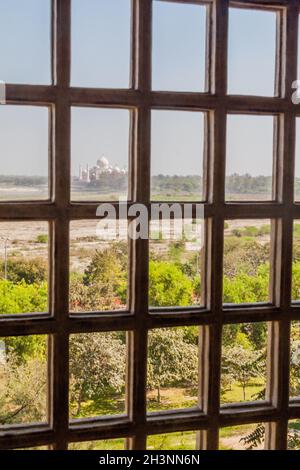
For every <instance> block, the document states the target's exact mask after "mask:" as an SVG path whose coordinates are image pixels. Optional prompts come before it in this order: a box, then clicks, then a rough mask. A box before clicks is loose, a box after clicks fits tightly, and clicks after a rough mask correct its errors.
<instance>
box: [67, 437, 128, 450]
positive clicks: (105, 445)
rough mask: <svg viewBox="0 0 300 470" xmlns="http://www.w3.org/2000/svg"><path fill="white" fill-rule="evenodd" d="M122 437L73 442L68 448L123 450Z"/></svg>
mask: <svg viewBox="0 0 300 470" xmlns="http://www.w3.org/2000/svg"><path fill="white" fill-rule="evenodd" d="M124 448H125V440H124V439H106V440H102V441H89V442H73V443H72V444H69V450H124Z"/></svg>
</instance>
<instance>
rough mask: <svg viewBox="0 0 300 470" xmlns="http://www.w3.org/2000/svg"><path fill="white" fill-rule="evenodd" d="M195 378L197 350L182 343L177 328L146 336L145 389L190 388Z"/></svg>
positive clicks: (183, 339) (181, 331) (159, 330)
mask: <svg viewBox="0 0 300 470" xmlns="http://www.w3.org/2000/svg"><path fill="white" fill-rule="evenodd" d="M197 377H198V347H197V345H196V344H192V343H190V342H188V341H187V340H186V337H185V331H184V329H181V328H176V329H172V328H163V329H157V330H152V331H151V332H150V334H149V337H148V387H149V388H150V389H152V390H153V389H156V390H157V401H158V402H159V403H160V400H161V393H160V392H161V388H162V387H167V386H172V385H177V386H178V385H179V384H180V385H183V386H191V385H192V384H195V383H196V382H197Z"/></svg>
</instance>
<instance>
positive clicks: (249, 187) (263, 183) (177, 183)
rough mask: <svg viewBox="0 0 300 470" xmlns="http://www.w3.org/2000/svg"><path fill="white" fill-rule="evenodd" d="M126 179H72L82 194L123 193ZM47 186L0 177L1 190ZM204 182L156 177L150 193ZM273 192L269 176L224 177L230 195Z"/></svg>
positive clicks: (298, 183) (299, 183) (298, 187)
mask: <svg viewBox="0 0 300 470" xmlns="http://www.w3.org/2000/svg"><path fill="white" fill-rule="evenodd" d="M127 178H128V176H127V175H126V174H125V175H124V174H116V175H110V174H103V175H101V177H100V178H99V179H98V180H94V181H91V182H89V183H88V182H85V181H79V180H78V178H77V177H72V186H73V189H80V190H83V191H89V190H90V191H95V190H98V189H100V188H101V190H103V191H106V190H110V191H111V190H118V191H122V190H126V188H127V184H128V181H127ZM47 183H48V178H47V177H46V176H23V175H0V186H1V185H9V186H20V187H22V186H23V187H24V186H25V187H31V186H43V185H46V184H47ZM202 185H203V178H202V177H201V176H199V175H187V176H181V175H173V176H171V175H155V176H152V192H154V193H166V192H171V191H172V192H184V193H192V194H195V193H198V192H202ZM271 188H272V177H271V176H262V175H261V176H251V175H250V174H244V175H239V174H236V173H235V174H232V175H230V176H226V192H227V193H231V194H265V193H270V192H271ZM295 192H296V193H297V194H300V177H299V178H296V179H295Z"/></svg>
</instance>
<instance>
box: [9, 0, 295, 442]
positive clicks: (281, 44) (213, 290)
mask: <svg viewBox="0 0 300 470" xmlns="http://www.w3.org/2000/svg"><path fill="white" fill-rule="evenodd" d="M11 3H17V2H11V1H10V2H5V1H1V0H0V17H1V20H0V21H1V25H2V26H3V24H2V23H3V22H5V21H6V19H7V17H9V14H10V13H11V12H16V11H17V10H18V9H17V8H16V6H14V7H12V6H11V5H10V4H11ZM21 3H28V5H31V7H32V8H34V10H35V11H36V14H37V16H35V15H34V16H31V17H30V22H27V19H26V18H25V17H24V15H23V17H22V18H21V20H20V18H15V21H12V22H10V23H9V24H10V31H9V32H8V31H7V29H5V28H3V27H1V28H0V31H1V32H0V36H1V38H2V39H3V35H4V39H3V41H2V42H3V44H6V43H7V39H8V37H10V36H11V35H12V33H14V34H13V37H14V41H13V42H12V43H11V44H10V46H11V47H12V49H11V50H10V51H9V53H7V51H5V53H3V52H2V54H0V65H1V67H0V69H1V73H2V70H3V76H0V79H2V80H6V81H7V82H8V86H7V89H6V91H7V104H6V105H3V106H1V107H0V124H1V125H0V134H1V139H0V151H1V163H0V169H1V171H0V173H1V174H0V219H1V222H0V237H2V238H1V240H0V258H1V259H0V288H1V289H4V290H5V289H6V292H8V291H9V289H16V288H18V289H25V290H26V292H28V293H29V292H31V294H32V297H31V300H30V305H32V303H33V302H34V301H37V304H36V308H34V309H32V308H30V309H28V308H27V305H25V304H22V305H21V306H19V308H18V309H17V308H16V306H15V305H13V304H12V303H11V302H10V299H11V298H9V296H7V297H6V299H5V298H3V296H2V295H1V296H0V307H1V309H2V310H1V315H0V368H1V371H2V372H1V373H0V395H1V394H4V396H5V397H6V400H7V395H6V391H7V387H8V385H7V384H8V382H9V381H10V383H13V384H14V388H13V390H14V396H9V400H10V401H9V402H8V401H5V400H2V399H1V396H2V395H1V396H0V402H1V403H4V405H3V406H5V407H6V409H5V410H4V414H5V415H6V422H5V423H4V419H3V417H2V411H3V410H0V416H1V417H2V418H1V419H2V421H3V422H2V423H0V425H1V433H0V448H1V449H21V448H22V449H23V448H41V449H42V448H46V447H48V446H50V447H51V448H52V449H54V450H67V449H70V450H73V449H74V450H76V449H82V450H84V449H105V450H113V449H121V448H123V447H124V448H125V449H146V448H148V449H158V450H159V449H166V448H167V449H182V448H183V449H203V450H207V449H218V448H219V447H220V448H237V449H239V448H241V447H243V448H244V447H249V446H250V445H252V441H253V433H254V444H253V445H254V447H255V446H256V447H255V448H262V447H265V448H266V449H275V448H277V449H279V450H281V449H286V448H287V447H289V448H297V446H298V445H299V442H298V440H299V439H298V428H299V419H300V403H299V391H298V388H299V387H298V386H299V381H298V378H297V376H295V371H296V370H297V367H298V365H297V351H296V347H297V341H299V318H300V316H299V304H298V301H299V289H300V287H299V285H298V281H297V266H296V265H297V262H298V257H299V256H298V255H297V227H298V225H299V224H297V220H298V219H300V206H299V204H298V203H297V202H295V194H296V195H297V184H298V181H297V179H296V184H295V185H294V181H295V174H296V176H299V175H297V170H296V172H295V171H294V166H295V165H294V163H295V153H296V151H295V147H296V145H295V144H296V117H297V116H298V115H299V116H300V112H299V108H298V107H297V106H295V105H293V104H292V103H291V99H290V98H291V83H292V82H293V81H294V80H295V79H296V78H297V77H296V70H297V42H298V38H297V31H298V14H299V9H298V5H299V3H298V2H297V1H295V2H287V1H286V0H282V1H281V0H278V1H277V0H276V1H274V0H273V1H270V2H268V1H265V0H264V1H262V2H261V4H260V3H259V1H257V0H253V2H249V1H248V0H239V2H238V8H237V5H236V2H228V1H227V0H226V1H219V0H207V1H202V0H201V1H200V0H199V1H198V0H193V1H190V2H189V1H178V0H176V1H175V0H174V1H171V0H168V1H165V0H161V1H159V0H152V1H151V0H132V2H129V1H125V0H124V1H123V0H122V1H121V0H119V1H117V0H116V1H114V2H112V0H101V1H97V2H96V1H92V0H90V1H88V2H87V1H85V2H83V1H75V0H74V1H73V2H71V1H70V0H52V2H40V1H35V2H34V1H30V0H27V2H25V1H24V2H21ZM50 3H51V6H52V8H51V9H50V8H49V9H48V6H49V7H50ZM8 4H9V6H8ZM40 4H41V5H40ZM37 5H38V10H36V7H37ZM44 5H45V6H44ZM44 8H45V10H44ZM152 10H153V11H152ZM49 11H50V12H52V18H51V20H50V18H49ZM152 13H153V15H152ZM19 15H20V16H21V15H22V13H21V12H19ZM249 16H251V23H249V24H252V19H253V21H255V24H256V18H258V17H259V22H260V31H261V30H262V31H264V28H265V26H266V28H268V41H267V45H266V46H267V47H266V48H264V51H261V53H262V57H258V56H257V57H256V56H253V55H252V56H251V67H253V69H254V72H255V74H254V75H255V77H259V80H258V81H257V80H256V79H255V81H254V80H252V78H253V77H249V80H248V81H247V80H244V78H245V77H243V76H239V77H238V76H237V75H236V70H239V71H240V72H244V69H243V68H242V67H241V60H240V59H241V57H242V55H243V56H244V58H245V57H246V56H247V54H248V52H247V51H248V46H249V44H248V45H247V44H245V41H244V39H247V40H248V39H249V35H247V37H245V34H244V33H245V31H244V30H243V25H244V18H245V17H249ZM3 18H4V20H3ZM81 18H82V21H81ZM205 18H206V21H205ZM276 18H277V21H276ZM71 19H72V21H71ZM99 19H101V21H102V22H103V23H106V22H107V24H109V28H108V27H106V28H101V27H100V28H99V27H98V20H99ZM228 20H229V21H228ZM99 21H100V20H99ZM32 22H33V23H34V25H32V24H31V23H32ZM90 22H92V24H91V28H87V27H86V26H87V24H90ZM23 23H24V34H22V36H24V38H25V39H26V41H25V42H22V40H21V38H20V35H19V34H17V32H18V29H19V28H20V25H22V24H23ZM275 23H276V25H275ZM41 24H43V28H40V26H41ZM71 24H72V27H71ZM174 25H175V27H176V25H179V31H180V35H181V36H183V37H184V39H185V41H181V40H180V39H181V36H180V37H179V36H178V34H174ZM25 26H26V28H25ZM165 27H166V28H165ZM27 28H28V29H30V30H31V35H30V36H27V35H26V29H27ZM50 30H51V31H52V38H53V39H52V41H50V43H49V42H48V39H47V40H46V39H45V35H46V32H47V34H48V32H50ZM184 30H185V31H186V32H184ZM168 31H170V35H169V34H168ZM49 36H50V34H49ZM228 39H229V41H228ZM256 41H258V42H259V44H260V41H263V39H261V38H260V37H257V38H256ZM178 43H179V46H180V47H179V46H178ZM237 44H240V45H241V49H239V47H238V50H237V49H236V47H237ZM71 45H72V48H71V47H70V46H71ZM191 45H192V48H193V49H192V54H191V55H190V56H188V55H187V54H186V52H185V47H186V48H187V50H188V51H189V48H190V47H191ZM251 45H252V44H250V46H251ZM275 45H276V46H275ZM169 46H172V47H171V48H170V47H169ZM24 48H25V49H26V50H25V53H24ZM51 48H52V50H51V51H50V49H51ZM275 48H277V51H275ZM71 49H72V51H71ZM255 49H256V50H257V49H259V48H258V47H255ZM29 51H31V52H30V54H31V58H32V61H33V62H35V63H37V66H36V67H33V68H32V70H31V71H29V69H28V67H27V69H26V68H24V67H21V66H20V68H19V69H18V70H17V69H15V70H14V69H13V68H12V64H13V63H16V62H17V61H16V59H15V58H17V57H23V55H24V56H26V53H29ZM234 53H237V58H235V54H234ZM275 53H276V54H275ZM265 55H266V57H267V58H268V62H267V63H266V64H265V66H266V69H267V72H268V73H267V75H266V76H265V80H264V81H263V83H262V81H261V80H260V78H261V76H262V75H263V74H262V73H261V71H260V67H259V63H260V62H261V61H262V60H263V59H264V57H265ZM275 55H276V60H275V58H274V56H275ZM49 58H52V64H51V73H50V71H49V70H48V65H47V64H48V60H49ZM71 59H72V60H71ZM165 59H166V60H165ZM190 61H191V63H190ZM71 63H72V67H71ZM190 65H191V68H190V70H191V74H187V68H188V67H190ZM177 68H179V69H181V74H178V75H177V74H176V70H177ZM273 68H274V70H273ZM174 70H175V72H174ZM29 72H30V73H29ZM273 72H274V73H273ZM254 75H253V76H254ZM227 76H228V77H227ZM49 77H52V79H51V82H50V78H49ZM234 77H237V79H238V83H237V81H236V80H233V78H234ZM246 78H247V77H246ZM189 79H190V80H189ZM227 81H228V87H227ZM241 81H242V82H243V83H242V84H241ZM240 85H243V86H240ZM259 85H263V86H259ZM227 88H228V92H227ZM274 90H275V93H274ZM232 119H233V120H232ZM235 119H238V120H239V122H243V123H244V122H246V124H244V125H242V124H241V125H240V124H236V121H234V120H235ZM252 119H253V122H254V121H255V123H254V125H250V124H249V122H250V120H252ZM239 126H242V127H243V126H245V129H246V131H247V130H248V131H247V132H248V135H247V132H246V133H244V134H242V140H243V142H242V143H241V140H240V139H241V127H239ZM254 134H258V135H259V137H256V136H255V135H254ZM11 136H13V138H11ZM258 141H259V142H261V141H262V142H263V145H262V146H260V145H257V143H258ZM234 148H235V149H234ZM185 149H186V151H185ZM249 149H250V150H249ZM251 149H252V152H256V153H257V155H255V161H257V165H260V162H261V171H258V172H257V173H255V174H253V175H251V174H250V179H249V178H248V176H247V174H248V173H249V172H250V173H253V161H252V159H251ZM244 150H245V152H244ZM3 155H4V157H3ZM179 159H181V161H182V165H179V166H178V161H179ZM13 170H14V171H13ZM232 175H236V178H235V180H234V178H232ZM230 178H231V180H230ZM246 180H249V182H248V183H249V191H248V192H247V193H246V194H241V193H239V191H238V189H237V188H238V185H242V186H243V185H244V183H245V181H246ZM99 181H100V182H101V184H100V183H99ZM295 187H296V188H295ZM294 189H295V191H294ZM298 192H299V191H298ZM119 196H121V197H122V199H121V201H118V198H119ZM296 199H297V196H296ZM157 201H160V202H164V203H167V204H172V203H178V204H179V207H181V208H182V207H183V205H184V203H191V205H192V213H191V215H190V217H189V221H188V222H189V225H190V226H191V230H192V229H193V226H194V223H195V222H194V221H195V220H196V219H197V211H196V209H197V207H196V203H197V202H198V203H203V206H204V222H203V224H202V228H201V234H200V235H201V236H198V235H197V234H194V235H192V238H191V239H184V240H181V241H180V243H179V242H177V240H174V241H172V242H171V243H169V242H168V243H166V242H165V240H164V238H163V237H162V236H161V235H160V233H161V232H160V226H159V217H158V218H157V219H155V217H152V216H151V217H150V216H149V217H148V222H149V225H150V222H151V225H152V238H151V240H149V239H144V238H139V239H137V240H132V239H130V240H129V239H128V238H127V235H126V227H127V224H128V223H129V222H131V220H132V216H131V215H130V214H128V213H127V211H126V210H125V211H124V208H125V209H130V208H132V207H133V204H135V203H139V204H144V205H146V206H148V207H153V205H154V204H155V203H156V202H157ZM102 202H104V203H107V202H110V203H111V204H112V207H113V208H114V209H115V213H116V214H117V219H118V220H117V222H118V227H119V230H120V231H121V232H122V231H124V230H125V236H122V237H121V239H120V240H117V241H116V240H113V241H112V240H106V239H103V238H102V237H101V233H100V234H99V232H97V228H96V226H97V225H98V222H99V220H100V219H99V218H98V217H97V216H96V211H97V208H98V206H99V204H100V203H102ZM181 218H182V216H181V215H178V213H174V216H173V218H172V221H173V222H176V221H178V220H181ZM34 224H37V225H34ZM34 227H35V228H34ZM37 227H38V228H37ZM172 230H173V229H172ZM14 231H17V234H16V235H14ZM153 232H154V234H153ZM293 233H294V237H293ZM7 234H8V236H7ZM24 234H25V235H24ZM29 234H32V235H30V240H29V238H28V237H29ZM26 237H27V238H26ZM8 238H9V239H10V240H9V242H7V239H8ZM293 240H294V251H293ZM250 247H252V248H251V249H250ZM253 247H254V248H253ZM248 249H249V250H250V251H251V253H250V254H251V256H249V251H248ZM24 252H26V253H27V254H28V257H27V258H28V261H27V263H28V262H29V261H30V259H31V258H32V257H33V258H34V257H41V258H42V259H43V260H44V264H43V266H41V269H37V267H38V266H37V265H35V278H34V279H29V278H28V269H27V267H26V266H25V265H24V263H23V265H22V266H21V262H20V257H21V255H22V253H24ZM107 254H109V256H107ZM104 258H105V262H106V263H107V265H108V271H111V269H110V268H111V267H113V273H114V274H113V281H114V282H113V283H112V282H111V281H112V279H111V278H109V277H108V276H106V274H107V273H106V272H103V271H102V270H101V269H99V266H101V267H102V266H103V263H102V261H101V260H103V259H104ZM99 260H100V261H101V262H99ZM242 260H244V261H245V264H246V269H244V267H243V269H241V263H242ZM6 261H7V262H6ZM45 263H46V265H45ZM292 268H293V271H292ZM30 272H31V271H30ZM292 272H294V276H293V274H292ZM243 283H244V284H243ZM241 284H243V286H244V287H242V291H243V295H240V293H239V290H238V287H239V286H240V285H241ZM170 285H173V286H174V287H176V288H178V287H182V289H177V291H176V292H175V294H176V295H173V296H170V295H169V294H170V292H169V291H168V289H169V288H170ZM249 285H251V289H252V290H251V289H248V287H249ZM245 286H246V287H245ZM39 289H40V290H41V289H43V295H44V297H42V296H41V293H40V292H39ZM175 290H176V289H175ZM292 290H293V295H292V294H291V291H292ZM99 292H100V293H101V295H100V296H98V297H95V296H94V293H97V294H99ZM246 293H247V294H248V295H246ZM173 294H174V292H173ZM41 300H43V302H44V304H43V305H39V303H38V302H39V301H41ZM292 300H293V302H292ZM4 301H5V302H4ZM178 345H180V348H178ZM100 346H101V352H102V353H103V355H102V356H99V354H98V348H99V347H100ZM164 348H165V349H166V350H167V352H168V361H169V362H168V363H166V364H164V368H163V369H164V370H163V371H162V369H161V367H162V364H161V361H160V358H161V356H162V354H163V353H164ZM178 349H179V353H178ZM228 349H229V350H230V349H231V350H230V353H231V360H230V358H228V355H227V354H226V350H228ZM87 350H88V352H87ZM239 351H242V353H243V355H244V357H248V358H249V357H250V358H251V361H250V362H249V361H248V359H247V361H248V362H247V364H248V363H250V365H251V370H250V371H249V370H246V371H245V370H244V363H243V362H242V361H240V364H239V369H240V373H241V374H240V375H238V373H237V371H236V370H233V368H232V362H233V361H234V354H238V352H239ZM86 354H88V357H90V355H95V356H96V357H97V363H95V364H94V363H88V361H87V360H86V357H87V356H86ZM8 356H10V359H9V360H8ZM104 356H105V357H104ZM165 359H166V357H165ZM101 360H102V363H101ZM32 361H37V362H38V363H39V364H40V366H41V367H39V369H38V372H39V376H38V377H37V376H34V374H33V370H32ZM182 362H183V363H184V364H185V363H190V364H191V367H190V369H189V371H188V372H189V374H182V373H181V372H182V371H180V370H179V369H180V364H181V363H182ZM82 364H85V367H83V366H82ZM104 366H105V367H104ZM93 367H95V369H93ZM34 370H36V369H35V368H34ZM162 372H164V373H162ZM244 372H245V373H246V372H247V376H245V374H244ZM21 374H22V376H23V377H25V378H26V381H27V382H26V383H27V384H28V383H31V381H35V384H36V385H37V387H27V389H26V390H25V389H23V388H22V389H20V388H19V384H20V381H18V377H20V375H21ZM95 376H96V377H97V380H96V381H95V380H94V377H95ZM91 377H92V380H91ZM22 382H23V381H22ZM38 387H42V393H41V395H40V396H39V397H38V399H37V397H35V396H32V393H33V392H34V391H35V390H36V389H37V388H38ZM23 393H26V394H27V398H28V396H29V398H30V397H31V398H30V408H28V409H27V410H25V411H24V410H23V413H21V412H20V413H19V414H17V415H16V418H15V419H13V417H12V416H10V411H11V410H16V408H15V407H16V406H17V405H18V402H19V400H20V399H21V398H24V397H22V395H21V394H23ZM16 411H18V410H16ZM3 425H4V426H3ZM256 431H257V432H256ZM255 436H258V438H255ZM241 439H242V441H240V440H241ZM255 439H256V440H255Z"/></svg>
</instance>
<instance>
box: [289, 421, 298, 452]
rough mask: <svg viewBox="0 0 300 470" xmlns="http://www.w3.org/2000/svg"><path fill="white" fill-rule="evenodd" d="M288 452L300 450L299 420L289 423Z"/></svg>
mask: <svg viewBox="0 0 300 470" xmlns="http://www.w3.org/2000/svg"><path fill="white" fill-rule="evenodd" d="M288 450H300V420H299V419H294V420H292V421H289V429H288Z"/></svg>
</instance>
